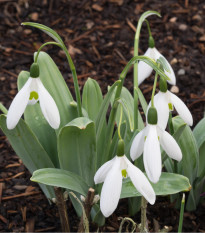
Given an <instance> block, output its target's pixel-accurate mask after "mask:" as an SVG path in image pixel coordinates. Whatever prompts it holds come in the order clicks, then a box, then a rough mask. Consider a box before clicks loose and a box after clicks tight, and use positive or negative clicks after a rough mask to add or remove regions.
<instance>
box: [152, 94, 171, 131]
mask: <svg viewBox="0 0 205 233" xmlns="http://www.w3.org/2000/svg"><path fill="white" fill-rule="evenodd" d="M154 106H155V108H156V109H157V113H158V123H157V125H158V126H159V127H160V128H161V129H166V127H167V122H168V119H169V107H168V96H167V92H166V93H163V92H161V91H160V92H159V93H157V94H156V95H155V97H154Z"/></svg>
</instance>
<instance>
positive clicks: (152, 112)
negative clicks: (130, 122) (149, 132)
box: [147, 107, 158, 125]
mask: <svg viewBox="0 0 205 233" xmlns="http://www.w3.org/2000/svg"><path fill="white" fill-rule="evenodd" d="M157 120H158V117H157V110H156V108H154V107H150V108H149V110H148V116H147V121H148V124H150V125H156V124H157Z"/></svg>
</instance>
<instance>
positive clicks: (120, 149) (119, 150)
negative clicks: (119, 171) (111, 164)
mask: <svg viewBox="0 0 205 233" xmlns="http://www.w3.org/2000/svg"><path fill="white" fill-rule="evenodd" d="M124 154H125V143H124V141H123V140H122V139H120V140H119V141H118V146H117V156H123V155H124Z"/></svg>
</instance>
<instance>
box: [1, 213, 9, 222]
mask: <svg viewBox="0 0 205 233" xmlns="http://www.w3.org/2000/svg"><path fill="white" fill-rule="evenodd" d="M0 220H1V221H2V222H4V223H6V224H7V219H6V218H4V217H3V216H2V215H1V214H0Z"/></svg>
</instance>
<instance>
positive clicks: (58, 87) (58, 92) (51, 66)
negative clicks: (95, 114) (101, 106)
mask: <svg viewBox="0 0 205 233" xmlns="http://www.w3.org/2000/svg"><path fill="white" fill-rule="evenodd" d="M38 64H39V69H40V79H41V81H42V83H43V85H44V86H45V88H46V89H47V91H48V92H49V93H50V95H51V96H52V97H53V99H54V100H55V102H56V104H57V107H58V110H59V112H60V119H61V124H60V127H59V130H60V128H61V127H63V126H64V125H66V124H67V123H68V122H70V121H71V120H73V119H74V118H76V117H77V109H76V108H73V107H72V106H71V104H70V103H72V102H73V97H72V95H71V93H70V91H69V89H68V87H67V85H66V82H65V80H64V78H63V76H62V75H61V73H60V71H59V69H58V67H57V66H56V64H55V63H54V61H53V60H52V58H51V57H50V56H49V55H48V54H47V53H45V52H40V54H39V57H38ZM59 130H58V132H59Z"/></svg>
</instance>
